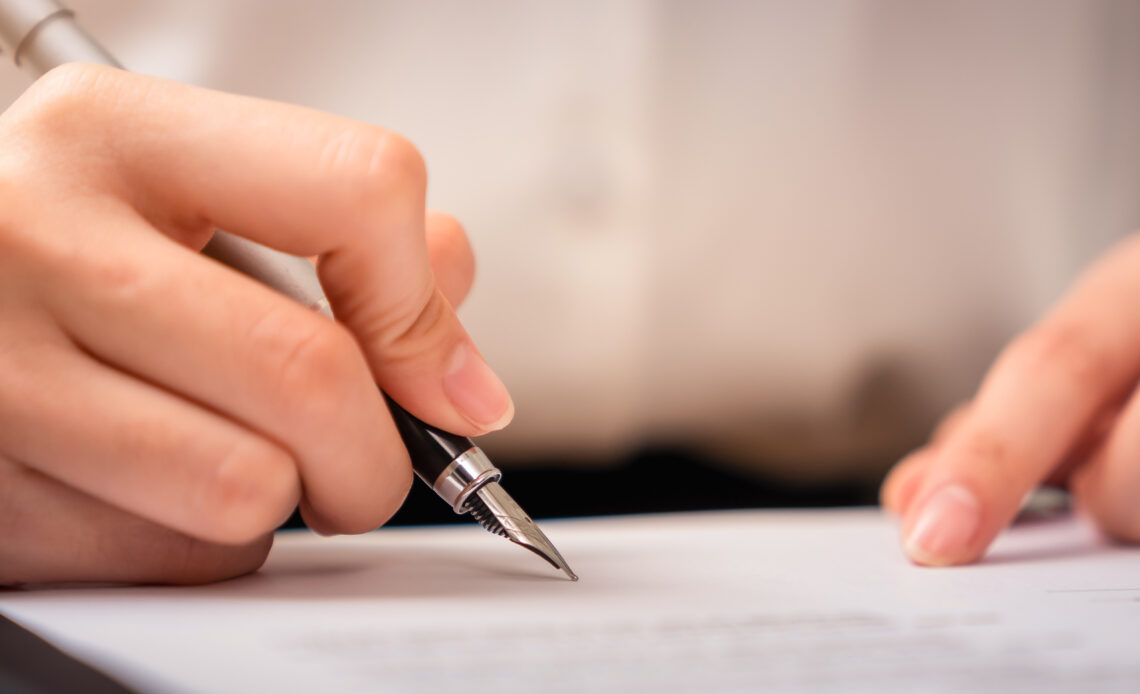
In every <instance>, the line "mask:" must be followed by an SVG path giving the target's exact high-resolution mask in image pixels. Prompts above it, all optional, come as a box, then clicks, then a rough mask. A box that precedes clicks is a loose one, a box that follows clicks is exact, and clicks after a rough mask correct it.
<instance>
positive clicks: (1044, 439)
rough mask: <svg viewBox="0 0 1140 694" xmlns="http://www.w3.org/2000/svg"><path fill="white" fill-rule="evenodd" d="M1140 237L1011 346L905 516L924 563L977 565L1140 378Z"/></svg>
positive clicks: (915, 552) (910, 547) (911, 550)
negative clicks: (1039, 487)
mask: <svg viewBox="0 0 1140 694" xmlns="http://www.w3.org/2000/svg"><path fill="white" fill-rule="evenodd" d="M1138 266H1140V238H1132V239H1129V240H1128V241H1127V242H1125V243H1123V244H1121V245H1120V246H1119V247H1118V248H1116V249H1114V250H1113V251H1112V252H1111V253H1109V254H1108V255H1107V256H1105V257H1104V258H1103V259H1102V260H1101V261H1100V262H1099V263H1097V264H1095V265H1094V266H1093V267H1092V268H1091V269H1090V270H1089V271H1088V272H1087V273H1086V275H1085V276H1084V277H1082V278H1081V280H1080V281H1079V282H1078V283H1077V284H1076V285H1075V286H1074V287H1073V289H1072V290H1071V291H1070V292H1069V294H1068V295H1067V296H1066V297H1065V298H1064V299H1063V300H1062V301H1061V302H1060V303H1059V304H1058V305H1057V306H1056V308H1055V309H1054V310H1052V311H1051V312H1050V313H1049V314H1047V315H1046V316H1045V317H1044V318H1043V319H1042V320H1041V321H1039V322H1038V323H1037V324H1036V325H1035V326H1033V327H1032V328H1031V329H1030V330H1029V331H1028V332H1026V333H1025V334H1023V335H1022V336H1020V337H1018V338H1017V339H1016V340H1014V341H1013V343H1011V344H1010V346H1009V347H1007V348H1006V349H1005V351H1004V352H1003V353H1002V355H1001V356H1000V357H999V359H998V360H997V362H996V363H995V364H994V366H993V367H992V368H991V369H990V371H989V373H988V374H987V375H986V377H985V379H984V381H983V383H982V386H981V388H980V390H979V391H978V394H977V396H976V397H975V399H974V401H973V405H972V406H971V408H970V410H969V412H968V413H967V415H966V416H965V417H964V418H963V420H962V421H961V422H960V424H959V425H958V426H957V427H956V428H955V429H954V431H953V432H951V433H950V435H948V436H947V438H946V439H945V440H944V441H943V442H942V444H941V446H940V447H939V449H938V451H937V453H936V455H934V456H933V457H932V459H931V461H930V462H929V467H928V469H927V470H926V471H925V474H924V479H923V481H922V484H921V488H920V490H919V491H918V492H917V493H916V494H915V496H914V502H913V503H911V504H910V505H909V507H908V509H907V512H906V516H905V518H904V521H903V533H904V537H905V545H906V550H907V552H908V554H909V555H910V556H911V558H912V559H914V560H915V561H917V562H919V563H922V564H933V565H942V564H959V563H966V562H970V561H974V560H976V559H977V558H979V557H980V556H981V555H982V554H983V553H984V552H985V550H986V548H987V547H988V546H989V544H990V542H991V541H992V540H993V538H994V537H995V536H996V535H997V533H998V532H999V531H1000V530H1001V529H1002V528H1003V527H1005V526H1006V525H1008V524H1009V523H1010V522H1011V521H1012V520H1013V518H1014V516H1015V515H1016V514H1017V511H1018V509H1019V507H1020V504H1021V501H1022V499H1023V498H1024V497H1025V496H1026V495H1027V494H1028V493H1029V492H1030V491H1032V490H1033V488H1034V487H1035V486H1036V485H1037V484H1038V483H1040V482H1041V481H1042V480H1044V479H1045V478H1046V477H1048V475H1049V473H1050V472H1051V471H1052V470H1053V468H1055V467H1056V466H1057V465H1058V464H1059V463H1060V462H1061V461H1062V460H1063V459H1064V458H1065V456H1066V454H1067V453H1068V452H1069V451H1070V450H1071V449H1072V448H1073V447H1074V446H1075V445H1077V443H1078V442H1079V441H1080V440H1081V438H1082V435H1083V434H1084V433H1085V431H1086V430H1087V429H1088V428H1089V427H1090V426H1091V425H1092V424H1093V423H1094V422H1095V420H1096V417H1097V416H1098V414H1099V413H1100V412H1102V411H1103V410H1104V409H1105V408H1106V407H1110V406H1112V405H1113V404H1115V403H1117V402H1119V399H1120V397H1121V396H1122V394H1123V393H1124V392H1126V391H1128V390H1130V389H1131V388H1132V387H1133V386H1134V384H1135V383H1136V380H1137V378H1138V377H1140V308H1138V306H1137V299H1138V298H1140V273H1138V272H1137V267H1138Z"/></svg>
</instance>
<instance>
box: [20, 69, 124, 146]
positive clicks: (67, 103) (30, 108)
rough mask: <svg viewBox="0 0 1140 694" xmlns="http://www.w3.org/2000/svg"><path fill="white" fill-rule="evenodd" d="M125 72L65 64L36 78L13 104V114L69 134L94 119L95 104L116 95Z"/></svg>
mask: <svg viewBox="0 0 1140 694" xmlns="http://www.w3.org/2000/svg"><path fill="white" fill-rule="evenodd" d="M123 75H124V73H123V72H122V71H120V70H115V69H113V68H108V67H104V66H100V65H90V64H86V63H65V64H64V65H61V66H59V67H56V68H53V69H52V70H50V71H49V72H47V73H46V74H44V75H43V76H42V77H40V78H39V79H38V80H36V81H35V83H33V84H32V86H31V87H29V88H28V90H27V91H26V92H25V93H24V94H23V96H21V97H20V98H19V99H18V100H17V101H16V103H15V104H13V106H12V109H11V116H12V118H13V120H15V121H17V122H19V123H21V124H22V125H26V126H28V127H31V128H36V129H43V130H47V131H50V132H51V133H52V134H53V135H54V136H59V135H66V134H67V132H68V129H69V128H70V127H77V126H81V125H82V124H83V122H84V121H88V120H89V119H90V118H91V115H92V111H93V109H92V106H93V104H94V103H96V102H99V101H105V100H107V99H113V98H114V95H115V93H117V92H118V91H119V90H120V89H121V88H122V87H121V85H122V82H123Z"/></svg>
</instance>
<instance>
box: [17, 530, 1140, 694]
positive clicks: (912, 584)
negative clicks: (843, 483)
mask: <svg viewBox="0 0 1140 694" xmlns="http://www.w3.org/2000/svg"><path fill="white" fill-rule="evenodd" d="M544 527H545V528H546V529H547V530H548V532H549V534H550V536H551V538H552V539H553V540H554V541H555V543H556V544H557V545H558V547H559V548H560V549H561V550H562V551H563V553H564V554H565V555H566V557H567V559H568V560H569V561H570V562H571V564H572V565H573V566H574V568H575V570H576V571H578V573H579V574H580V575H581V577H582V580H581V582H579V583H571V582H569V581H566V580H564V579H560V578H559V576H558V574H556V573H555V572H554V571H552V570H550V569H549V567H547V566H546V565H545V564H543V563H542V562H541V561H539V560H538V559H537V558H535V557H534V556H532V555H530V554H529V553H527V552H525V551H523V550H521V549H519V548H517V547H514V546H512V545H510V544H509V543H506V542H503V541H502V540H501V539H500V538H496V537H492V536H490V535H487V534H485V533H483V532H482V531H480V530H479V529H477V528H474V527H444V528H408V529H391V530H382V531H379V532H376V533H372V534H369V535H365V536H361V537H346V538H327V539H326V538H317V537H315V536H312V535H309V534H307V533H297V532H293V533H289V532H286V533H280V534H279V536H278V538H277V543H276V546H275V547H274V550H273V553H272V554H271V556H270V558H269V561H268V562H267V564H266V566H265V568H264V569H263V570H262V571H261V572H259V573H258V574H255V575H253V576H248V577H245V578H241V579H237V580H234V581H229V582H226V583H222V584H217V585H212V586H203V587H199V588H159V587H145V588H84V589H74V588H66V589H53V590H46V591H9V592H3V593H0V611H2V612H3V613H5V614H7V615H8V616H10V617H11V618H13V619H14V620H16V621H18V622H21V623H23V624H25V625H27V626H29V627H30V628H32V629H34V630H35V631H37V632H38V633H40V634H43V635H45V636H46V637H47V638H49V639H50V640H52V641H53V642H54V643H56V644H59V645H61V646H62V647H64V648H65V649H67V650H68V651H70V652H72V653H75V654H77V655H78V656H80V657H82V658H84V659H86V660H87V661H88V662H91V663H93V664H95V665H96V666H98V667H100V668H102V669H103V670H105V671H107V672H108V673H110V674H112V675H113V676H115V677H117V678H119V679H121V680H122V681H124V682H125V683H127V684H128V685H130V686H134V687H136V688H138V689H139V690H140V691H144V692H149V691H154V692H249V691H258V690H273V691H305V692H308V691H337V692H355V691H359V692H375V691H399V692H412V691H424V692H429V691H430V692H435V691H443V690H444V689H443V688H444V687H460V688H462V689H463V690H464V691H469V692H470V691H475V692H478V691H494V692H496V693H502V692H534V691H543V692H563V691H565V692H571V691H590V692H619V691H621V692H625V691H630V690H633V689H635V688H636V689H641V688H646V689H651V690H655V691H661V692H673V691H677V692H682V691H683V692H692V691H702V692H735V691H766V692H782V691H811V692H828V691H844V692H850V691H868V692H870V691H875V692H891V691H906V692H912V691H925V692H942V691H946V692H950V691H962V690H964V689H966V688H969V689H972V690H975V691H1002V692H1017V691H1026V692H1029V691H1032V692H1050V691H1074V690H1076V689H1078V688H1088V687H1090V686H1091V687H1092V688H1093V690H1095V691H1097V692H1113V691H1120V692H1125V691H1127V692H1130V693H1131V692H1135V691H1138V690H1140V659H1138V658H1137V656H1136V654H1137V650H1136V649H1137V645H1136V644H1138V643H1140V549H1137V548H1122V547H1114V546H1110V545H1108V544H1106V543H1104V542H1103V541H1101V540H1100V539H1098V537H1097V536H1096V534H1095V532H1093V531H1092V529H1091V528H1089V527H1088V526H1087V525H1085V524H1084V523H1082V522H1080V521H1079V520H1075V519H1072V518H1065V519H1061V520H1055V521H1047V522H1046V521H1042V522H1037V523H1032V524H1023V525H1019V526H1017V527H1015V528H1014V529H1013V530H1011V531H1009V532H1007V533H1006V534H1005V535H1004V536H1003V537H1002V538H1000V540H999V541H998V543H997V545H996V546H995V547H994V549H993V551H992V552H991V553H990V555H989V557H988V558H987V560H986V561H984V562H983V563H981V564H979V565H976V566H971V567H964V568H956V569H943V570H935V569H923V568H918V567H914V566H912V565H910V564H909V563H907V562H906V561H905V560H904V559H903V557H902V555H901V552H900V551H899V549H898V540H897V533H896V529H895V527H894V524H893V522H891V521H890V520H889V519H887V518H886V517H884V516H882V515H880V513H879V512H878V511H875V510H837V511H794V512H772V511H764V512H720V513H701V514H677V515H664V516H633V517H623V518H616V519H585V520H575V521H561V522H547V523H545V524H544Z"/></svg>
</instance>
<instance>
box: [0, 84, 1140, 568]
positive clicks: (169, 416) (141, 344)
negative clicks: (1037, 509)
mask: <svg viewBox="0 0 1140 694" xmlns="http://www.w3.org/2000/svg"><path fill="white" fill-rule="evenodd" d="M0 143H3V146H2V147H0V585H17V584H23V583H52V582H63V581H66V582H72V581H100V582H106V581H112V582H158V583H200V582H208V581H215V580H221V579H224V578H229V577H232V576H237V575H241V574H244V573H248V572H250V571H253V570H255V569H256V568H257V567H259V566H260V565H261V564H262V562H263V561H264V560H265V557H266V555H267V553H268V551H269V548H270V545H271V543H272V532H273V530H274V528H275V527H276V526H277V525H278V524H279V523H280V522H281V521H282V520H283V519H284V518H286V517H287V516H288V515H289V513H290V512H291V510H292V509H293V508H294V507H296V506H297V505H298V504H299V505H300V508H301V511H302V513H303V515H304V517H305V520H306V522H308V523H309V524H310V525H311V526H312V527H314V528H315V529H317V530H318V531H320V532H324V533H355V532H362V531H366V530H370V529H372V528H375V527H377V526H379V525H381V524H382V523H383V522H385V521H386V520H387V519H388V518H389V517H390V516H391V514H392V513H393V512H395V510H396V509H397V507H398V506H399V505H400V503H401V502H402V500H403V498H404V495H405V494H406V492H407V489H408V486H409V484H410V483H411V468H410V464H409V461H408V459H407V454H406V452H405V450H404V448H403V446H402V444H401V442H400V440H399V437H398V436H397V435H396V432H395V429H394V426H393V424H392V422H391V420H390V418H389V417H388V415H387V411H386V409H385V407H384V404H383V401H382V399H381V397H380V395H379V392H378V390H377V389H376V386H375V384H377V383H378V384H379V385H380V386H382V387H383V388H384V389H385V390H386V391H387V392H388V393H390V394H391V395H392V396H393V397H394V398H395V399H397V400H398V401H399V402H401V403H402V404H403V405H404V406H405V407H407V408H408V409H409V410H410V411H411V412H412V413H414V414H416V415H417V416H419V417H420V418H421V419H424V420H426V421H428V422H431V423H433V424H436V425H438V426H441V427H443V428H446V429H450V430H452V431H455V432H456V433H460V434H465V435H479V434H482V433H486V432H489V431H492V430H495V429H498V428H501V427H502V426H504V425H505V424H506V423H507V422H508V421H509V420H510V418H511V416H512V414H513V411H514V408H513V405H512V404H511V400H510V396H509V395H508V393H507V391H506V389H505V388H504V386H503V384H502V382H501V381H500V380H499V379H498V378H497V377H496V376H495V375H494V373H493V372H492V371H491V370H490V368H489V367H488V366H487V365H486V363H485V362H484V360H483V359H482V357H481V356H480V354H479V352H478V350H477V349H476V348H475V346H474V345H473V343H472V342H471V339H470V338H469V337H468V335H467V334H466V332H465V331H464V330H463V327H462V326H461V325H460V323H459V321H458V319H457V318H456V316H455V313H454V310H453V308H452V307H453V306H455V305H458V304H459V302H461V301H462V299H463V297H464V296H465V295H466V293H467V290H468V289H469V287H470V285H471V281H472V277H473V273H474V262H473V259H472V255H471V250H470V247H469V245H468V243H467V240H466V237H465V235H464V232H463V229H462V227H461V226H460V225H459V224H458V223H457V222H456V221H455V220H454V219H452V218H451V217H449V216H447V215H444V214H441V213H434V212H430V211H428V210H426V209H425V206H424V201H425V189H426V174H425V170H424V164H423V161H422V158H421V157H420V155H419V154H418V152H416V150H415V148H414V147H413V146H412V145H411V144H409V143H408V142H407V141H406V140H405V139H403V138H402V137H400V136H399V135H397V134H395V133H391V132H389V131H386V130H383V129H381V128H378V127H375V126H371V125H365V124H362V123H357V122H353V121H349V120H345V119H342V118H337V117H334V116H330V115H326V114H322V113H317V112H313V111H309V110H305V109H301V108H296V107H292V106H286V105H282V104H275V103H270V102H265V101H259V100H255V99H249V98H244V97H237V96H231V95H226V94H220V93H217V92H210V91H207V90H202V89H197V88H193V87H188V86H185V85H180V84H176V83H172V82H167V81H162V80H157V79H154V78H149V77H143V76H138V75H131V74H128V73H124V72H120V71H115V70H110V69H107V68H98V67H91V66H65V67H64V68H61V69H58V70H55V71H53V72H52V73H50V74H49V75H48V76H46V77H45V78H43V79H41V80H40V81H39V82H37V84H36V85H34V86H33V87H32V88H31V89H30V90H29V91H28V92H27V93H26V94H25V95H24V96H23V97H22V98H21V99H20V100H19V101H18V102H17V103H16V104H15V105H14V106H12V107H11V108H10V109H9V110H8V111H7V112H5V113H4V114H3V116H2V117H0ZM215 228H224V229H226V230H227V231H230V232H231V233H236V234H239V235H242V236H245V237H247V238H250V239H252V240H255V241H257V242H259V243H262V244H265V245H268V246H271V247H274V248H277V249H280V250H283V251H286V252H289V253H293V254H297V255H306V256H315V257H316V258H317V259H318V267H319V272H320V276H321V280H322V283H323V285H324V287H325V289H326V292H327V293H328V295H329V297H330V300H331V302H332V305H333V308H334V311H335V312H336V314H337V317H338V321H336V322H334V321H331V320H328V319H326V318H324V317H322V316H320V315H318V314H315V313H313V312H312V311H309V310H308V309H305V308H303V307H301V306H299V305H297V304H295V303H293V302H291V301H290V300H288V299H286V298H285V297H283V296H281V295H279V294H276V293H275V292H273V291H272V290H270V289H267V288H265V287H263V286H261V285H259V284H257V283H256V282H254V281H252V280H250V279H248V278H246V277H243V276H241V275H239V274H237V273H236V272H234V271H232V270H230V269H228V268H225V267H223V266H221V265H219V264H217V263H215V262H213V261H211V260H209V259H207V258H204V257H202V256H200V255H199V254H197V253H196V251H197V250H199V249H200V248H201V247H202V246H204V245H205V243H206V242H207V241H208V239H209V238H210V235H211V234H212V232H213V230H214V229H215ZM1137 270H1140V239H1135V240H1131V241H1129V242H1127V243H1125V244H1122V245H1121V246H1120V247H1119V248H1117V249H1115V250H1113V251H1111V252H1110V253H1109V254H1108V255H1107V256H1106V257H1105V258H1104V259H1103V260H1102V261H1101V262H1100V263H1098V264H1096V265H1095V266H1094V267H1093V268H1091V269H1090V270H1089V272H1088V273H1087V274H1086V276H1085V278H1084V279H1083V280H1082V281H1081V282H1079V283H1078V284H1077V285H1076V286H1075V287H1074V289H1073V290H1072V292H1071V293H1070V294H1069V296H1068V297H1066V298H1065V299H1064V300H1063V301H1062V302H1061V303H1060V304H1058V306H1057V307H1056V308H1055V309H1054V310H1053V311H1052V312H1051V313H1050V314H1049V315H1047V316H1046V317H1045V318H1044V319H1042V321H1041V322H1040V323H1039V324H1038V325H1036V326H1035V327H1033V328H1032V329H1031V330H1030V331H1029V332H1028V333H1026V334H1025V335H1024V336H1022V337H1020V338H1018V339H1017V340H1015V341H1014V342H1013V343H1012V344H1011V346H1010V347H1009V348H1008V349H1007V350H1006V351H1005V352H1004V353H1003V355H1002V356H1001V357H1000V358H999V359H998V361H997V363H996V364H995V365H994V367H993V368H992V370H991V372H990V374H989V375H988V376H987V378H986V380H985V382H984V384H983V385H982V387H981V389H980V390H979V392H978V394H977V395H976V397H975V398H974V399H973V401H972V403H971V404H970V405H968V406H964V407H963V408H961V409H960V410H959V411H958V412H957V413H956V414H954V415H952V416H951V417H950V418H949V419H948V420H947V422H946V423H945V424H944V425H943V426H942V427H941V428H940V430H939V432H938V433H937V434H936V435H935V437H934V438H933V440H932V443H931V444H930V445H928V446H927V447H925V448H923V449H921V450H919V451H917V452H915V453H914V454H912V455H911V456H909V457H908V458H906V459H905V460H904V461H902V462H901V463H899V465H898V466H896V468H895V470H894V471H893V472H892V473H891V475H890V476H889V477H888V479H887V481H886V482H885V484H884V487H883V502H884V505H885V506H886V507H887V508H888V509H890V510H892V511H893V512H895V513H897V514H898V515H899V516H900V517H901V518H902V523H901V525H902V532H903V538H904V548H905V551H906V552H907V553H908V554H909V556H910V557H911V558H912V559H913V560H914V561H916V562H917V563H921V564H929V565H952V564H962V563H969V562H972V561H976V560H978V559H979V558H980V557H981V556H982V555H983V554H984V552H985V549H986V548H987V547H988V546H989V544H990V543H991V541H992V540H993V538H994V536H995V535H996V534H997V533H998V532H999V531H1000V530H1001V529H1002V528H1004V527H1005V526H1007V525H1008V524H1009V523H1010V521H1011V520H1012V518H1013V516H1014V515H1015V514H1016V512H1017V509H1018V505H1019V503H1020V501H1021V499H1022V498H1023V497H1024V495H1025V494H1026V493H1027V492H1028V491H1030V490H1031V489H1033V488H1034V487H1035V486H1036V485H1038V484H1039V483H1041V482H1043V481H1045V480H1048V479H1052V480H1056V481H1060V482H1063V483H1067V484H1068V485H1069V486H1070V487H1071V488H1072V489H1073V490H1074V491H1075V493H1076V495H1077V498H1078V500H1079V502H1080V503H1081V505H1082V506H1083V507H1084V508H1085V509H1087V511H1088V513H1089V514H1090V515H1091V516H1092V518H1093V519H1094V520H1095V521H1096V522H1097V523H1098V524H1099V525H1100V527H1101V528H1102V529H1103V530H1104V531H1105V532H1106V533H1107V534H1109V535H1111V536H1113V537H1116V538H1118V539H1121V540H1126V541H1133V542H1135V541H1140V504H1136V501H1137V499H1140V403H1138V402H1137V400H1138V399H1137V398H1135V397H1133V396H1132V390H1133V389H1134V388H1135V385H1136V383H1137V381H1138V380H1140V313H1138V312H1137V311H1136V310H1135V309H1134V308H1133V306H1132V303H1133V302H1134V299H1133V297H1136V296H1140V279H1137V278H1140V272H1137Z"/></svg>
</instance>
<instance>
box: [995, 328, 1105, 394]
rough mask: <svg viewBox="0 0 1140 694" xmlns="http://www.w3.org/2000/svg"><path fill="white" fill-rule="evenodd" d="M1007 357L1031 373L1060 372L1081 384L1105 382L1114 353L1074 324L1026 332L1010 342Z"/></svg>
mask: <svg viewBox="0 0 1140 694" xmlns="http://www.w3.org/2000/svg"><path fill="white" fill-rule="evenodd" d="M1008 358H1009V359H1010V361H1012V362H1014V363H1016V364H1017V365H1018V367H1019V368H1020V369H1023V370H1025V371H1027V372H1028V373H1031V374H1040V373H1048V372H1052V373H1058V374H1061V375H1063V376H1064V377H1065V378H1068V379H1070V380H1072V381H1074V382H1076V383H1080V384H1096V383H1103V382H1105V379H1107V378H1110V377H1111V373H1112V371H1113V358H1112V354H1111V353H1109V352H1108V351H1107V350H1106V349H1105V348H1103V347H1100V346H1098V345H1097V343H1096V342H1095V341H1094V340H1093V339H1091V338H1090V337H1089V335H1088V331H1087V330H1084V329H1083V328H1082V327H1081V326H1079V325H1073V324H1063V323H1062V324H1055V325H1049V326H1043V327H1039V328H1037V329H1035V330H1032V331H1030V332H1029V333H1026V334H1025V335H1023V336H1021V337H1019V338H1017V339H1016V340H1014V342H1013V343H1012V344H1011V345H1010V348H1009V352H1008Z"/></svg>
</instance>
